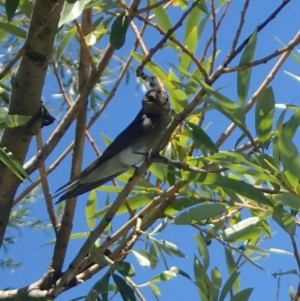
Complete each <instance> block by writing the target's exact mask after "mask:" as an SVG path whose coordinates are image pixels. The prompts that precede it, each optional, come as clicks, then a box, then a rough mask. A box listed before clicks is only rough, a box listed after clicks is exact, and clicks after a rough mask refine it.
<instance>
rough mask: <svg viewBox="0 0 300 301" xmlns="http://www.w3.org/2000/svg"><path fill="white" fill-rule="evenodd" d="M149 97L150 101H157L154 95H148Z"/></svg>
mask: <svg viewBox="0 0 300 301" xmlns="http://www.w3.org/2000/svg"><path fill="white" fill-rule="evenodd" d="M147 98H148V101H149V102H155V101H156V99H155V97H153V96H152V95H148V96H147Z"/></svg>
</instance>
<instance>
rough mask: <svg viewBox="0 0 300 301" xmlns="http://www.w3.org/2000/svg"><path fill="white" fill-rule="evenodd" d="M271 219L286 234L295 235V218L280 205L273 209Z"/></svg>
mask: <svg viewBox="0 0 300 301" xmlns="http://www.w3.org/2000/svg"><path fill="white" fill-rule="evenodd" d="M272 217H273V219H274V221H275V222H276V223H277V224H278V225H279V226H280V227H281V228H282V229H283V230H285V231H286V232H287V233H288V234H290V235H294V234H295V231H296V223H295V217H294V216H293V215H292V214H291V213H289V212H287V211H286V210H284V208H283V207H282V206H281V205H278V206H276V207H275V208H274V211H273V215H272Z"/></svg>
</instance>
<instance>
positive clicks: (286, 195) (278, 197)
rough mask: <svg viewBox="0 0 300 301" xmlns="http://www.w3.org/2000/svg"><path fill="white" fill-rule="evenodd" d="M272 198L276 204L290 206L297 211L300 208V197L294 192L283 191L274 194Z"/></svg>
mask: <svg viewBox="0 0 300 301" xmlns="http://www.w3.org/2000/svg"><path fill="white" fill-rule="evenodd" d="M272 200H274V202H275V204H280V205H282V206H288V207H290V208H292V209H294V210H297V211H299V210H300V197H299V196H297V195H295V194H293V193H290V192H281V193H278V194H274V195H273V196H272Z"/></svg>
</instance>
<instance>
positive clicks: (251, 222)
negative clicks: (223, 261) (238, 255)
mask: <svg viewBox="0 0 300 301" xmlns="http://www.w3.org/2000/svg"><path fill="white" fill-rule="evenodd" d="M258 224H259V218H258V217H249V218H246V219H244V220H242V221H240V222H238V223H237V224H235V225H233V226H231V227H229V228H227V229H225V230H224V232H223V233H222V235H223V238H224V240H226V241H235V242H237V241H245V240H249V239H253V238H255V237H257V236H258V235H260V234H261V232H262V229H261V228H260V227H258Z"/></svg>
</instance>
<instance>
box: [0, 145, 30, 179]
mask: <svg viewBox="0 0 300 301" xmlns="http://www.w3.org/2000/svg"><path fill="white" fill-rule="evenodd" d="M0 161H1V162H2V163H3V164H5V165H6V166H7V167H8V168H9V169H10V170H11V171H12V172H13V173H14V174H15V175H16V176H17V177H18V178H19V179H20V180H21V181H23V180H24V179H25V178H27V179H28V180H29V181H30V182H32V181H31V179H30V178H29V175H28V173H27V172H26V170H25V169H24V168H23V166H22V165H21V164H20V162H19V161H18V159H17V158H16V157H15V156H14V154H13V153H12V152H10V151H9V150H8V149H7V148H6V147H5V146H4V145H3V144H2V143H0Z"/></svg>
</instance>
